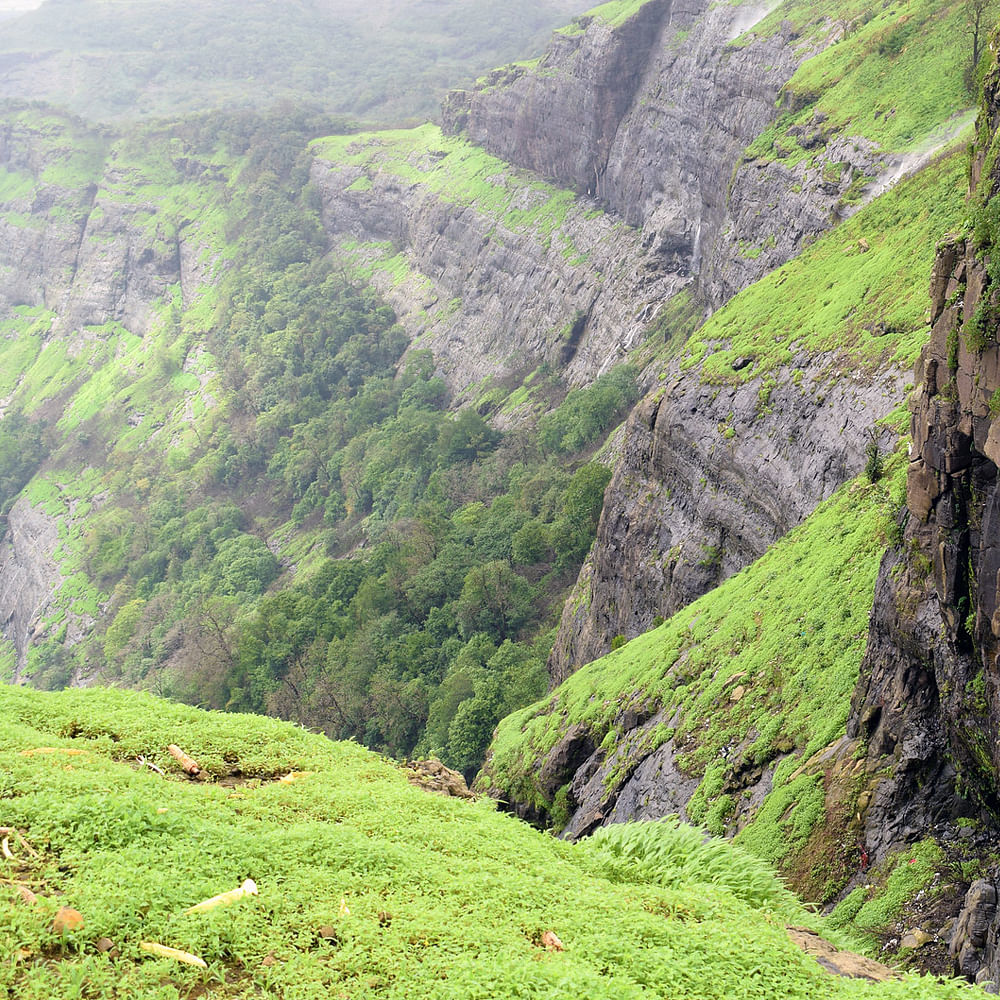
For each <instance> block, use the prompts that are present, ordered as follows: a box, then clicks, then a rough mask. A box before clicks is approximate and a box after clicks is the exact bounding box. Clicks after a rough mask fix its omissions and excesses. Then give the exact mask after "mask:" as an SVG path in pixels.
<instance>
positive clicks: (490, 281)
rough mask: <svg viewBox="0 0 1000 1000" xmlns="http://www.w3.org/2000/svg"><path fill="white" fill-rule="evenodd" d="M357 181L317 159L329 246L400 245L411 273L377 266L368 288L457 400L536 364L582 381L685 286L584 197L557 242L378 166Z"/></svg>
mask: <svg viewBox="0 0 1000 1000" xmlns="http://www.w3.org/2000/svg"><path fill="white" fill-rule="evenodd" d="M363 176H364V174H363V173H362V172H361V170H360V168H358V167H353V166H347V167H342V166H339V165H337V164H336V163H330V162H327V161H323V160H317V161H316V162H315V164H314V166H313V171H312V179H313V182H314V184H315V185H316V186H317V187H318V189H319V190H320V192H321V195H322V198H323V210H324V219H325V222H326V225H327V228H328V230H329V231H330V233H331V234H332V236H333V238H334V240H335V241H344V240H356V239H358V238H360V239H363V240H366V241H379V240H382V241H390V242H392V243H393V245H394V246H396V247H402V248H405V252H406V256H407V260H408V263H409V266H410V268H411V277H410V278H409V279H406V280H403V281H402V282H399V281H398V279H397V278H396V277H395V275H393V274H391V273H388V272H384V271H379V270H378V269H375V270H374V271H373V273H372V278H371V280H372V283H373V284H374V285H375V286H376V287H377V288H378V289H379V290H380V291H381V292H382V293H383V294H384V295H385V297H386V299H387V300H388V301H389V302H390V303H391V304H392V306H393V307H394V308H395V310H396V312H397V314H398V316H399V318H400V322H401V323H402V324H403V325H404V327H405V328H406V329H407V331H408V332H409V333H410V334H411V336H413V337H414V338H415V342H416V345H417V346H419V347H426V348H430V349H431V350H432V351H433V352H434V355H435V357H436V358H437V359H438V364H439V367H440V370H441V372H442V374H443V375H444V376H445V377H446V379H447V380H448V382H449V384H450V385H451V387H452V388H453V389H454V390H456V391H458V392H459V393H461V392H462V391H463V390H466V389H467V388H468V387H470V386H472V385H474V384H475V383H478V382H479V381H480V380H482V379H483V378H484V377H486V376H488V375H493V376H497V377H501V376H502V375H504V374H506V373H508V372H520V373H522V374H523V373H525V372H527V371H530V370H531V369H532V368H534V367H535V366H537V365H538V364H540V363H542V362H549V363H550V364H552V365H553V366H554V367H557V368H558V369H560V370H562V371H564V372H565V373H566V376H567V378H568V379H569V380H570V381H571V382H576V383H580V382H585V381H589V380H591V379H593V378H594V377H595V376H596V375H598V374H600V373H601V372H602V371H603V370H605V369H606V368H608V367H609V366H610V365H611V364H613V363H614V362H615V361H618V360H620V359H621V358H622V357H623V356H624V354H625V352H626V351H627V350H629V349H630V348H632V347H635V346H636V345H637V344H638V343H640V342H641V340H642V338H643V336H644V335H645V332H646V327H647V325H648V323H649V321H650V320H651V319H652V318H653V316H655V314H656V311H657V310H658V309H659V308H660V307H661V306H662V304H663V302H665V301H666V299H668V298H669V297H670V296H671V295H672V294H673V293H674V292H675V291H677V290H678V289H679V288H680V287H681V286H682V285H683V284H684V279H683V278H682V277H680V276H678V275H677V274H675V273H673V272H671V271H670V270H669V269H667V268H665V267H664V265H663V261H662V260H661V259H660V257H659V256H658V255H657V254H656V253H655V252H653V251H652V250H651V249H650V247H649V246H647V245H646V244H645V243H644V242H643V240H642V238H641V236H640V234H639V233H637V232H636V231H635V230H633V229H631V228H630V227H628V226H625V225H623V224H622V223H621V221H620V220H617V219H615V218H614V217H613V216H611V215H607V214H604V213H601V212H599V211H596V208H597V206H596V205H595V204H593V203H592V202H590V203H588V202H586V201H583V202H581V203H579V204H577V205H576V206H574V207H573V208H571V209H570V211H569V212H568V214H567V217H566V219H565V222H564V224H563V225H562V227H561V229H560V235H561V239H560V240H554V239H550V238H549V236H548V234H545V233H544V232H533V231H530V230H529V231H517V230H515V229H513V228H511V227H509V226H506V225H504V223H503V222H502V221H500V222H498V220H497V218H496V217H495V216H494V215H491V214H489V213H488V212H486V211H483V210H479V209H477V208H476V207H475V206H474V205H456V204H453V203H451V202H448V201H446V200H444V198H443V197H442V196H441V195H439V194H437V193H435V192H433V191H432V190H430V189H429V188H428V187H427V186H425V185H423V184H421V183H420V182H419V181H405V180H403V179H401V178H399V177H397V176H394V175H390V174H386V173H379V172H377V171H376V172H375V173H374V175H373V176H372V177H371V180H370V186H367V185H357V184H356V183H355V182H356V181H357V180H358V179H359V178H360V177H363ZM352 185H353V189H352ZM518 197H519V198H520V199H522V204H523V207H524V208H526V209H528V208H530V207H532V205H534V204H537V203H538V201H539V200H543V201H544V199H545V197H547V196H546V195H544V194H542V193H541V192H538V191H536V190H534V189H533V188H532V187H531V185H530V183H527V182H526V183H525V184H524V185H523V187H522V188H521V189H520V191H519V195H518ZM566 240H568V241H569V242H570V243H571V244H572V246H573V247H574V248H575V250H574V253H573V254H572V255H571V256H567V254H566V253H565V252H564V251H565V247H566V245H567V244H566V242H565V241H566Z"/></svg>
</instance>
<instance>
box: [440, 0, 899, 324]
mask: <svg viewBox="0 0 1000 1000" xmlns="http://www.w3.org/2000/svg"><path fill="white" fill-rule="evenodd" d="M773 6H774V5H773V4H769V3H764V4H755V5H746V4H743V5H740V6H732V5H728V4H708V3H705V2H704V0H673V2H671V0H653V2H650V3H647V4H644V5H643V6H642V7H641V8H640V9H639V11H638V12H637V13H636V14H635V15H634V16H633V17H632V18H631V19H629V20H628V21H626V22H625V24H623V25H621V26H620V27H618V28H616V29H612V28H610V27H609V26H608V25H606V24H604V23H602V22H601V21H600V20H598V19H594V20H593V21H591V22H590V23H588V24H587V26H586V30H585V31H583V32H581V33H579V34H576V35H570V36H566V35H562V34H556V35H555V36H554V37H553V41H552V44H551V45H550V48H549V50H548V51H547V52H546V54H545V56H544V57H543V58H542V60H541V61H540V63H539V64H538V66H537V67H535V68H534V69H532V70H526V69H525V68H523V67H509V68H507V69H505V70H498V71H497V72H496V73H494V74H492V75H491V76H489V77H487V78H486V80H485V81H484V82H483V83H482V84H481V85H480V86H479V87H478V88H477V89H476V90H474V91H471V92H458V93H455V94H452V95H451V97H450V98H449V100H448V101H446V102H445V106H444V127H445V129H446V131H451V132H454V133H458V132H461V133H463V134H464V135H466V136H467V137H468V138H470V139H471V140H472V141H473V142H475V143H477V144H478V145H481V146H483V147H484V148H485V149H487V150H489V151H490V152H492V153H493V154H495V155H496V156H499V157H501V158H502V159H505V160H507V161H509V162H511V163H514V164H516V165H518V166H521V167H527V168H529V169H531V170H535V171H537V172H539V173H541V174H543V175H544V176H546V177H550V178H553V179H555V180H556V181H557V182H558V183H561V184H565V185H568V186H570V187H573V188H574V189H575V190H577V191H580V192H581V193H585V194H587V195H589V196H591V197H594V198H596V199H597V200H598V201H599V202H600V203H601V204H603V205H605V206H606V207H607V208H608V209H609V210H610V211H612V212H614V213H615V214H617V215H619V216H621V218H623V219H625V220H626V221H627V222H628V223H629V224H630V225H633V226H636V227H637V228H641V229H642V231H643V235H644V238H645V240H646V242H647V243H648V245H649V246H650V247H651V248H653V249H654V250H655V251H656V252H657V253H658V254H659V255H660V256H661V257H662V259H663V261H664V264H665V266H667V267H670V268H671V269H673V270H674V271H676V272H677V273H678V274H681V275H699V276H700V278H699V293H700V296H701V298H702V300H703V301H704V302H705V303H707V304H708V305H709V306H710V307H712V308H715V307H718V306H719V305H721V304H722V303H723V302H725V301H726V300H727V299H729V298H730V297H731V296H732V295H733V294H734V293H735V292H736V291H738V290H739V289H741V288H744V287H746V286H747V285H748V284H751V283H752V282H754V281H756V280H757V279H758V278H760V277H761V276H762V275H763V274H766V273H767V272H768V271H770V270H771V269H773V268H774V267H776V266H778V265H779V264H781V263H783V262H784V261H786V260H788V259H789V257H791V256H793V255H794V254H795V253H796V252H797V251H798V249H799V248H800V247H801V245H802V240H803V239H804V238H806V237H807V236H812V235H815V234H816V233H819V232H822V231H823V230H825V229H827V228H829V226H830V224H831V222H832V221H833V220H834V219H835V218H836V213H837V211H838V209H839V210H842V211H846V209H845V208H844V207H843V204H842V196H843V194H844V192H845V191H846V190H847V188H848V187H849V186H850V185H851V183H852V182H853V180H854V179H855V178H856V177H858V176H859V175H861V174H865V175H868V176H872V175H876V174H878V173H879V172H881V171H882V170H884V169H885V168H886V166H887V161H886V160H885V158H883V157H881V156H880V155H879V154H878V151H877V150H875V149H874V148H873V146H872V145H871V143H869V142H867V141H866V140H864V139H852V138H845V137H840V138H837V139H833V140H831V136H830V135H828V134H826V132H825V131H824V129H823V123H822V122H820V121H817V122H816V123H815V126H814V128H813V129H812V133H814V134H812V133H811V134H810V135H809V136H805V137H803V139H802V141H804V142H810V141H811V142H812V143H813V145H814V146H815V147H816V149H817V150H818V152H819V159H818V162H817V163H816V164H815V165H814V166H813V167H808V166H807V165H806V164H805V163H802V164H799V165H798V166H796V167H793V168H787V167H785V166H784V165H782V164H781V163H780V162H770V161H764V160H753V161H751V162H749V163H743V162H742V157H743V152H744V149H745V148H746V147H747V145H748V144H749V143H750V142H751V141H752V140H753V139H754V138H755V137H756V136H757V135H759V134H760V133H761V132H762V131H763V130H764V129H765V128H767V126H768V125H769V124H771V122H773V121H774V119H775V118H776V117H777V115H778V114H779V107H778V103H779V102H778V97H779V94H780V91H781V87H782V86H783V85H784V84H785V82H786V81H787V80H788V79H789V78H790V77H791V76H792V74H793V73H794V72H795V69H796V68H797V67H798V65H799V64H800V63H801V62H802V61H803V60H804V59H806V58H807V57H808V56H809V55H811V54H813V52H814V51H816V50H815V49H814V48H811V47H810V46H808V45H804V44H803V43H802V40H801V39H799V38H797V37H796V36H795V34H794V31H793V30H792V28H791V27H790V26H789V25H787V24H786V25H784V26H783V27H782V29H781V30H780V31H778V32H776V33H774V34H772V35H770V36H768V37H758V36H757V35H753V36H752V37H749V38H748V41H747V43H746V44H741V45H740V46H730V45H729V44H728V43H729V42H730V41H732V40H733V39H734V38H736V37H737V36H738V35H739V34H740V33H741V32H743V31H744V30H746V29H749V28H752V26H753V25H754V23H755V22H756V20H757V19H759V18H760V17H762V16H763V15H764V14H765V13H767V12H768V10H769V9H771V8H772V7H773ZM834 40H835V36H834V35H830V36H829V37H828V38H827V39H825V40H823V41H821V42H819V43H818V45H819V47H822V46H823V45H825V44H827V43H828V42H831V41H834ZM833 164H836V167H835V168H833V167H832V166H831V165H833Z"/></svg>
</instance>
